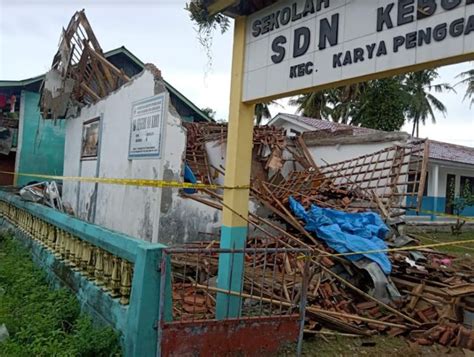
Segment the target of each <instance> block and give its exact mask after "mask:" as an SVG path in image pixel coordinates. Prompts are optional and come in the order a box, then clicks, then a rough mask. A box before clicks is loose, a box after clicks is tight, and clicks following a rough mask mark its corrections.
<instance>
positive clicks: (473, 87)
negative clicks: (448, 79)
mask: <svg viewBox="0 0 474 357" xmlns="http://www.w3.org/2000/svg"><path fill="white" fill-rule="evenodd" d="M459 77H460V78H463V80H462V81H460V82H459V83H456V85H458V84H466V85H467V88H466V94H465V95H464V100H465V99H468V98H470V99H471V107H472V105H473V104H474V69H471V70H469V71H466V72H462V73H460V74H459V75H458V76H457V77H456V78H459Z"/></svg>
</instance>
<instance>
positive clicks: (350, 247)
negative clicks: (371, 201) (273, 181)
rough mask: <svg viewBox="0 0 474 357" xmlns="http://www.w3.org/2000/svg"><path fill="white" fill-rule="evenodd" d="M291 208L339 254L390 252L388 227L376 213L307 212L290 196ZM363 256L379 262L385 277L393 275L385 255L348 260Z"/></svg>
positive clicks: (313, 206) (326, 210) (317, 210)
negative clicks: (388, 247) (387, 242)
mask: <svg viewBox="0 0 474 357" xmlns="http://www.w3.org/2000/svg"><path fill="white" fill-rule="evenodd" d="M290 207H291V209H292V211H293V213H294V214H295V215H296V216H297V217H298V218H299V219H301V220H303V221H304V222H305V223H306V226H305V229H306V230H307V231H309V232H314V233H316V235H317V237H318V238H319V239H322V240H324V241H325V242H326V243H327V245H328V246H329V247H331V248H332V249H334V250H335V251H336V252H338V253H349V252H364V251H372V250H381V249H387V245H386V244H385V242H384V239H385V236H386V234H387V232H388V227H387V226H386V225H385V223H384V222H383V221H382V219H381V218H380V216H379V215H378V214H376V213H373V212H364V213H346V212H342V211H337V210H334V209H329V208H321V207H318V206H316V205H312V206H311V208H310V209H309V210H308V211H306V210H305V209H304V207H303V206H302V205H301V204H300V203H299V202H298V201H296V200H295V199H294V198H293V197H290ZM363 256H365V257H367V258H369V259H371V260H373V261H374V262H376V263H377V264H378V265H379V266H380V268H382V270H383V272H384V273H385V274H390V272H391V270H392V264H391V263H390V260H389V259H388V255H387V253H385V252H382V253H366V254H360V255H359V254H358V255H349V256H347V258H348V259H349V260H354V261H355V260H359V259H361V258H362V257H363Z"/></svg>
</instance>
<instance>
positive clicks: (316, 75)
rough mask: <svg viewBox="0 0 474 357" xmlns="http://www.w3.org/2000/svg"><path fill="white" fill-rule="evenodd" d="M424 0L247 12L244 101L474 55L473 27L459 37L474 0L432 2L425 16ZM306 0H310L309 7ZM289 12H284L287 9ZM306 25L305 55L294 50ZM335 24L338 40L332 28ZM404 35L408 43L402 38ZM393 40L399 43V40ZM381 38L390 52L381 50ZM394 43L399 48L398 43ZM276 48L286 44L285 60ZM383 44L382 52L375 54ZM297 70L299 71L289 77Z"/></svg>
mask: <svg viewBox="0 0 474 357" xmlns="http://www.w3.org/2000/svg"><path fill="white" fill-rule="evenodd" d="M420 1H422V0H376V1H374V0H281V1H277V2H276V3H275V4H273V5H271V6H268V7H266V8H264V9H262V10H260V11H258V12H255V13H253V14H251V15H249V16H248V17H247V24H246V27H247V28H246V39H245V42H246V44H245V61H244V75H243V88H242V89H243V94H242V101H243V102H246V103H259V102H263V101H268V100H271V99H277V98H283V97H287V96H290V95H295V94H301V93H304V92H309V91H314V90H320V89H325V88H330V87H335V86H339V85H345V84H349V83H355V82H360V81H366V80H370V79H376V78H381V77H387V76H391V75H395V74H400V73H403V72H408V71H414V70H420V69H425V68H430V67H437V66H442V65H446V64H453V63H458V62H463V61H469V60H474V31H471V32H469V33H468V34H467V35H464V34H461V35H459V33H460V32H462V31H461V30H462V28H463V26H464V27H465V28H467V27H468V24H470V25H472V23H473V22H474V0H432V2H434V3H436V7H435V8H434V11H433V12H432V14H431V15H430V16H427V17H424V18H422V15H420V14H419V11H418V8H417V5H418V2H420ZM425 1H426V0H425ZM458 2H459V4H458V5H456V3H458ZM307 4H310V5H311V4H312V6H309V7H307ZM450 4H451V5H450ZM453 4H454V5H456V6H455V7H454V8H453V9H446V8H447V7H449V6H453ZM305 9H306V12H305ZM379 9H380V10H379ZM285 11H286V12H285ZM379 11H381V13H380V14H379ZM284 12H285V14H286V15H285V16H283V15H282V14H283V13H284ZM425 13H426V11H425ZM384 14H385V16H384ZM288 16H290V20H289V21H288ZM461 18H462V19H464V23H463V24H460V23H459V21H458V22H456V21H457V20H459V19H461ZM275 19H277V20H275ZM387 20H388V21H387ZM287 21H288V22H287ZM443 23H446V29H445V32H446V35H445V36H443V28H442V27H438V28H437V30H436V31H438V33H437V37H436V38H438V40H435V36H434V32H435V27H436V26H439V25H442V24H443ZM453 23H454V25H452V24H453ZM451 26H452V28H453V30H451ZM302 27H306V28H307V29H308V30H309V34H306V35H301V34H300V35H298V36H299V37H298V38H299V42H298V45H297V46H296V48H297V49H298V47H301V45H304V44H305V42H307V41H306V38H307V37H309V46H308V48H307V50H306V51H305V52H303V53H302V54H299V53H297V52H295V43H294V42H296V41H295V37H296V36H297V35H296V30H298V29H300V28H302ZM336 28H337V41H336V42H335V41H334V33H333V32H334V31H335V29H336ZM428 28H430V29H431V30H430V31H431V35H430V36H431V40H430V43H427V42H426V41H422V42H421V45H419V42H418V41H420V38H422V35H423V36H425V35H426V34H425V32H427V31H428V30H427V29H428ZM323 30H324V31H323ZM421 31H424V33H421ZM450 31H452V33H451V32H450ZM306 32H307V33H308V31H306ZM322 33H324V34H325V35H332V43H331V41H330V40H329V37H328V36H323V39H321V34H322ZM414 36H416V38H415V39H414ZM278 37H279V40H278V41H277V38H278ZM402 38H403V39H404V40H403V41H404V42H403V43H399V42H400V41H402ZM395 39H396V41H399V42H397V45H396V43H395ZM275 41H277V43H275ZM382 42H383V44H384V45H385V50H384V49H383V48H382V49H380V46H381V44H382ZM373 44H375V48H374V50H373V52H372V55H371V56H370V59H369V50H368V48H367V46H371V45H373ZM413 45H414V46H413ZM274 46H276V47H274ZM395 46H398V47H396V49H395ZM303 47H304V46H303ZM275 48H276V49H277V50H278V51H281V49H282V48H283V49H284V52H285V54H284V56H283V58H279V57H278V55H279V54H280V53H279V52H275ZM356 49H361V50H362V51H363V53H362V56H363V57H364V60H358V61H357V63H356V62H355V50H356ZM379 49H380V53H379V55H377V51H378V50H379ZM358 51H359V50H358ZM348 52H349V53H350V56H349V57H350V58H349V57H348V59H347V61H348V62H351V63H348V64H346V65H342V63H343V62H344V59H345V56H346V54H347V53H348ZM295 53H297V54H298V56H297V57H293V56H294V54H295ZM339 54H342V55H341V57H340V60H339V61H336V67H333V66H334V56H336V55H339ZM275 55H277V57H276V59H277V60H279V61H280V60H281V61H280V62H275V61H274V58H272V56H275ZM359 58H360V53H359ZM339 64H341V65H339ZM292 70H293V72H292ZM292 73H293V75H296V77H291V74H292Z"/></svg>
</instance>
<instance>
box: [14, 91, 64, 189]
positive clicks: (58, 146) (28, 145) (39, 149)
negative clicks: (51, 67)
mask: <svg viewBox="0 0 474 357" xmlns="http://www.w3.org/2000/svg"><path fill="white" fill-rule="evenodd" d="M21 101H22V102H21V103H22V105H21V106H22V108H23V113H21V114H22V115H21V117H20V119H22V120H23V131H22V133H21V136H22V138H21V140H22V142H21V148H20V151H19V152H17V155H19V157H18V160H19V161H18V168H17V172H18V173H27V174H30V173H35V174H44V175H62V174H63V164H64V138H65V127H66V125H65V124H66V123H65V120H56V121H53V120H44V119H43V118H42V117H41V115H40V112H39V107H38V103H39V94H38V93H34V92H28V91H22V92H21ZM33 180H35V181H43V180H44V179H41V178H35V177H26V176H18V177H17V181H16V184H17V185H25V184H27V183H28V182H30V181H33Z"/></svg>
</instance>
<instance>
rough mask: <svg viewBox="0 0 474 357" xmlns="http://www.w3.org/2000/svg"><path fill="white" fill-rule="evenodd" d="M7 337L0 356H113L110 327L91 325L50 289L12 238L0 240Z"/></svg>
mask: <svg viewBox="0 0 474 357" xmlns="http://www.w3.org/2000/svg"><path fill="white" fill-rule="evenodd" d="M2 324H5V325H6V327H7V329H8V332H9V335H10V337H9V338H8V339H7V340H6V341H4V342H0V356H1V357H10V356H11V357H23V356H28V357H30V356H35V357H36V356H48V357H49V356H61V357H62V356H65V357H68V356H81V357H82V356H85V357H89V356H90V357H93V356H94V357H95V356H119V355H121V352H120V347H119V343H118V338H117V335H116V333H115V332H114V331H113V330H112V329H111V328H98V327H95V326H93V324H92V321H91V319H90V318H89V317H87V316H85V315H81V313H80V308H79V303H78V301H77V300H76V298H75V296H74V295H73V294H71V293H70V292H69V291H68V290H66V289H60V290H51V289H50V288H49V286H48V284H47V282H46V280H45V277H44V274H43V272H42V271H41V270H40V269H39V268H37V267H36V266H35V265H34V264H33V262H32V260H31V258H30V257H29V255H28V253H27V251H26V250H25V249H24V248H23V247H22V246H20V245H19V244H18V243H17V242H15V241H14V240H13V239H12V238H10V237H8V236H5V235H0V325H2Z"/></svg>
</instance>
